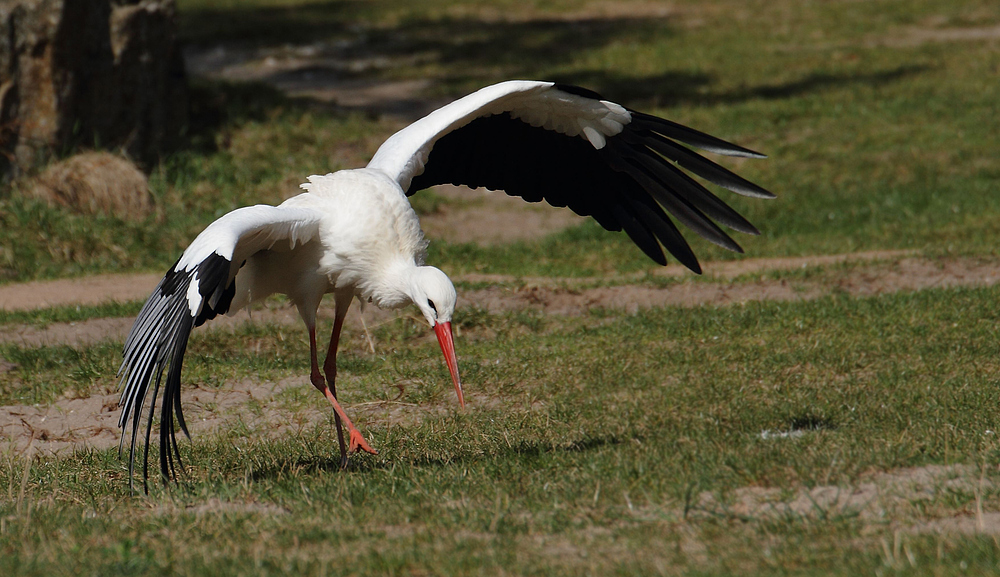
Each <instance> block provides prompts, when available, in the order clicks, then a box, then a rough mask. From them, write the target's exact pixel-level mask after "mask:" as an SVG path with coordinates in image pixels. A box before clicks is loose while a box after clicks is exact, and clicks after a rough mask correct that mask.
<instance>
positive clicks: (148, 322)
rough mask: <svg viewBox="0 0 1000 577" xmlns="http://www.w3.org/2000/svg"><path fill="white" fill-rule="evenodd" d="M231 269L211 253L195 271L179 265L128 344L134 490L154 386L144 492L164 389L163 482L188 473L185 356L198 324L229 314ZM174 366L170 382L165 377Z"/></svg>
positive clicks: (126, 395)
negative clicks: (182, 442)
mask: <svg viewBox="0 0 1000 577" xmlns="http://www.w3.org/2000/svg"><path fill="white" fill-rule="evenodd" d="M231 266H232V263H231V262H230V261H229V260H228V259H226V258H225V257H222V256H220V255H218V254H212V255H210V256H209V257H208V258H206V259H205V260H203V261H202V262H201V263H199V264H198V265H197V266H196V267H194V268H193V269H192V270H178V268H177V264H176V263H175V264H174V266H172V267H170V270H168V271H167V273H166V275H164V277H163V279H162V280H161V281H160V283H159V284H158V285H157V286H156V288H155V289H154V290H153V294H152V295H150V297H149V299H147V300H146V303H145V304H144V305H143V307H142V310H141V311H140V312H139V316H138V317H137V318H136V320H135V323H134V324H133V325H132V330H131V331H130V332H129V335H128V338H127V339H126V340H125V347H124V350H123V352H122V356H123V361H122V366H121V368H120V369H119V370H118V374H119V376H120V377H121V381H122V384H123V389H122V396H121V401H120V403H119V404H120V405H121V408H122V413H121V417H120V419H119V423H118V426H119V427H121V428H122V438H121V442H120V443H119V452H121V451H122V449H123V448H124V445H125V435H126V430H127V428H128V425H129V424H131V426H132V433H131V439H130V443H129V459H128V461H129V466H128V468H129V486H133V485H132V479H133V475H134V470H135V451H136V445H137V442H138V434H139V429H140V428H141V425H140V423H141V419H142V407H143V406H144V405H145V402H146V397H147V394H148V392H149V385H150V384H152V385H153V390H152V395H151V396H150V402H149V412H148V417H147V419H146V432H145V446H144V447H143V466H142V477H143V488H144V490H146V491H147V492H148V486H147V484H146V481H147V479H148V478H149V469H148V465H149V441H150V433H151V431H152V428H153V421H154V415H155V412H156V399H157V397H158V395H159V392H160V389H161V385H162V389H163V404H162V405H161V406H160V435H159V437H160V442H159V457H160V473H161V474H162V476H163V481H164V482H167V480H169V479H172V478H176V476H177V471H178V470H181V471H183V470H184V466H183V462H182V461H181V456H180V450H179V447H178V444H177V434H176V433H177V426H178V425H179V426H180V429H181V431H183V432H184V434H185V435H186V436H187V437H188V438H190V436H191V435H190V433H189V432H188V428H187V423H186V422H185V420H184V412H183V410H182V408H181V397H180V394H181V368H182V367H183V365H184V354H185V352H186V350H187V343H188V338H189V337H190V335H191V330H192V329H193V328H194V327H195V326H199V325H201V324H202V323H204V322H205V321H206V320H210V319H213V318H215V317H216V316H218V315H220V314H225V313H226V312H227V311H228V310H229V305H230V304H231V302H232V299H233V295H234V294H235V290H236V285H235V281H230V280H229V275H230V269H231ZM194 281H197V283H198V294H200V295H201V297H202V306H201V310H199V311H198V314H197V315H193V314H192V312H191V307H190V303H189V302H188V289H189V288H190V286H191V283H192V282H194ZM168 366H169V370H168V371H167V374H166V379H165V380H164V378H163V376H164V375H163V373H164V370H166V369H167V367H168ZM175 419H176V421H175ZM175 461H176V464H175Z"/></svg>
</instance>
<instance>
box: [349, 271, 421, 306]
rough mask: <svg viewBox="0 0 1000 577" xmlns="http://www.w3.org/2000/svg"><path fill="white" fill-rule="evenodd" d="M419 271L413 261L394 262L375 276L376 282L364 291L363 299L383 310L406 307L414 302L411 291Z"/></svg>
mask: <svg viewBox="0 0 1000 577" xmlns="http://www.w3.org/2000/svg"><path fill="white" fill-rule="evenodd" d="M418 269H419V267H418V266H417V263H416V262H414V261H413V259H406V258H400V259H396V260H393V261H391V262H389V263H387V264H386V265H384V266H383V267H381V270H380V271H379V272H378V273H377V274H376V275H373V278H372V280H373V281H374V282H373V283H372V284H371V286H370V287H366V288H367V289H368V290H363V291H362V297H364V298H366V299H368V298H370V299H371V300H372V302H373V303H375V305H376V306H378V307H379V308H383V309H398V308H400V307H403V306H406V305H408V304H410V303H411V302H413V297H412V294H411V293H412V290H411V289H412V286H413V279H414V277H415V276H416V275H417V270H418ZM364 293H367V294H364Z"/></svg>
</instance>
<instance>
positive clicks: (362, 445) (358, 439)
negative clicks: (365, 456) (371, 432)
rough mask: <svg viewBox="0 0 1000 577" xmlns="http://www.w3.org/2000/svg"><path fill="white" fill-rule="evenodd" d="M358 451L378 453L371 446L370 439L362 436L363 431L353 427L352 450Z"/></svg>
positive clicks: (353, 451)
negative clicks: (367, 439)
mask: <svg viewBox="0 0 1000 577" xmlns="http://www.w3.org/2000/svg"><path fill="white" fill-rule="evenodd" d="M358 451H364V452H366V453H371V454H372V455H378V451H376V450H375V449H373V448H371V445H369V444H368V441H366V440H365V438H364V437H363V436H361V431H359V430H357V429H351V452H352V453H357V452H358Z"/></svg>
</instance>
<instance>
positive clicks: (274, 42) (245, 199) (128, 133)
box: [0, 0, 1000, 282]
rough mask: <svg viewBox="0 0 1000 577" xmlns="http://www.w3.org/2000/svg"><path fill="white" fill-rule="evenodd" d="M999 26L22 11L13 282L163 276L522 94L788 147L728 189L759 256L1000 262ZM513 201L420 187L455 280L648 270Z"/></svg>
mask: <svg viewBox="0 0 1000 577" xmlns="http://www.w3.org/2000/svg"><path fill="white" fill-rule="evenodd" d="M998 22H1000V7H998V6H997V4H996V3H995V2H991V1H987V0H982V1H979V0H965V1H962V2H944V1H940V0H938V1H899V2H894V1H885V2H798V1H791V0H788V1H766V2H765V1H760V2H753V1H751V2H746V1H739V2H737V1H725V0H718V1H712V2H701V1H697V2H696V1H690V2H687V1H683V0H680V1H671V2H653V1H606V2H602V1H595V0H550V1H521V0H519V1H516V2H515V1H506V0H491V1H477V2H444V1H427V2H420V3H414V2H408V1H403V0H399V1H396V0H337V1H333V0H326V1H321V0H239V1H237V0H177V1H176V2H175V1H173V0H143V1H138V0H78V1H76V2H63V1H57V0H46V1H35V0H32V1H28V0H8V1H7V2H4V3H3V5H2V6H0V23H2V24H0V25H2V26H3V27H4V31H5V34H3V38H5V39H7V40H6V41H5V42H6V43H0V46H2V47H3V53H2V54H0V63H2V66H0V80H2V89H0V152H2V156H3V158H2V159H0V163H2V164H0V168H2V170H3V174H4V176H3V184H2V185H0V187H2V188H0V282H11V281H24V280H30V279H40V278H51V277H59V276H74V275H79V274H85V273H92V272H98V271H133V270H161V269H163V268H165V267H167V266H168V265H169V264H170V263H171V262H173V260H174V259H175V258H176V255H177V254H178V253H179V251H181V250H182V249H183V247H184V246H186V244H187V242H189V241H190V240H191V239H192V238H193V237H194V235H195V234H197V232H198V231H200V230H201V228H203V227H204V226H205V225H206V224H207V223H208V222H210V221H211V220H212V219H214V218H215V217H217V216H219V215H221V214H223V213H225V212H226V211H229V210H231V209H233V208H235V207H237V206H241V205H246V204H253V203H260V202H264V203H277V202H279V201H281V200H282V199H283V198H286V197H287V196H289V195H292V194H295V193H296V191H297V186H298V184H299V183H300V182H302V181H303V179H304V177H305V176H307V175H309V174H315V173H326V172H330V171H334V170H337V169H340V168H346V167H356V166H361V165H363V164H364V163H365V162H367V160H368V159H369V158H370V156H371V155H372V154H373V152H374V150H375V149H376V148H377V147H378V145H379V144H380V143H381V142H382V141H383V140H384V139H385V138H386V137H387V136H388V135H390V134H391V133H392V132H394V131H395V130H397V129H399V128H401V127H402V126H404V125H406V124H407V123H409V122H411V121H413V120H415V119H416V118H419V117H420V116H422V115H424V114H425V113H427V112H428V111H430V110H432V109H434V108H435V107H437V106H439V105H441V104H443V103H446V102H448V101H449V100H451V99H454V98H457V97H459V96H462V95H464V94H466V93H468V92H471V91H473V90H475V89H477V88H479V87H481V86H484V85H487V84H491V83H494V82H498V81H501V80H506V79H512V78H527V79H545V80H556V81H560V82H567V83H572V84H577V85H581V86H585V87H587V88H590V89H593V90H596V91H598V92H600V93H601V94H602V95H604V96H605V97H606V98H608V99H612V100H615V101H617V102H620V103H622V104H625V105H626V106H629V107H631V108H635V109H638V110H643V111H647V112H652V113H655V114H659V115H663V116H665V117H667V118H671V119H673V120H675V121H678V122H682V123H685V124H688V125H690V126H692V127H695V128H697V129H700V130H703V131H707V132H709V133H712V134H715V135H717V136H720V137H722V138H724V139H728V140H731V141H734V142H737V143H739V144H741V145H744V146H747V147H750V148H753V149H756V150H760V151H762V152H764V153H766V154H769V155H770V158H769V159H768V160H766V161H759V162H741V161H733V160H730V159H726V160H724V161H723V163H724V164H726V165H727V166H729V167H730V168H733V169H738V170H739V172H740V173H741V174H743V175H744V176H746V177H748V178H749V179H750V180H752V181H755V182H758V183H760V184H762V185H763V186H765V187H766V188H768V189H770V190H772V191H774V192H776V193H777V194H778V195H779V199H778V200H776V201H773V202H745V201H744V199H740V198H733V195H729V194H728V193H723V196H724V198H725V199H726V200H727V201H731V202H732V203H733V204H734V205H735V206H736V207H737V208H738V209H740V210H741V211H742V212H743V213H744V214H745V215H746V216H747V217H748V218H749V219H750V220H751V221H752V222H754V223H755V224H757V225H758V227H760V228H761V230H762V231H764V234H763V236H762V237H761V238H753V239H745V238H741V239H738V240H740V241H741V242H744V244H745V247H746V248H747V249H748V253H750V254H751V255H754V256H769V255H806V254H826V253H844V252H855V251H862V250H882V249H887V250H894V249H916V250H922V251H946V252H961V253H976V254H978V253H986V254H992V253H993V243H992V242H991V239H992V238H994V237H995V233H996V229H997V222H998V221H1000V219H998V218H997V216H1000V215H998V214H997V213H998V211H1000V200H998V198H1000V197H998V195H997V194H995V192H996V189H997V184H998V181H1000V166H998V160H1000V159H998V153H997V147H996V135H997V134H998V133H1000V121H998V120H997V118H998V115H997V114H996V106H997V105H996V102H997V101H998V82H997V80H998V67H1000V48H998V46H1000V24H998ZM92 151H98V152H100V153H101V154H93V153H92ZM503 200H504V199H503V195H489V194H485V193H484V192H481V191H480V192H478V193H470V192H468V191H465V192H456V191H454V190H451V189H447V188H443V189H439V190H437V191H430V192H425V193H422V194H420V195H418V196H417V197H416V200H415V203H416V206H417V209H418V211H419V212H420V213H421V215H422V216H423V221H424V223H425V228H426V229H427V230H428V231H429V232H430V233H431V236H433V237H434V238H436V239H437V240H438V241H437V242H435V243H433V244H432V247H431V251H432V258H433V259H435V260H436V262H438V263H440V264H442V265H443V266H442V268H444V269H445V270H447V271H449V272H451V273H461V272H469V271H471V270H479V271H480V272H502V273H508V274H528V275H530V274H561V275H590V274H596V273H601V272H607V271H617V272H627V271H636V270H642V269H645V268H647V267H649V265H650V263H647V262H646V261H645V259H644V257H643V256H642V255H641V254H640V253H639V251H638V250H636V249H634V248H633V247H632V246H631V243H629V242H628V241H627V239H625V238H624V237H623V236H620V235H610V236H609V235H607V234H606V233H604V232H603V231H601V230H599V227H597V226H596V225H595V224H593V223H592V222H590V221H589V220H580V219H575V218H574V217H573V216H572V215H569V214H562V212H561V211H542V213H539V212H538V211H537V210H536V209H535V207H530V206H529V207H512V206H510V205H508V204H506V203H504V202H503ZM549 212H551V213H552V214H548V213H549ZM493 220H495V221H496V224H495V225H493V226H489V225H488V224H487V223H489V222H491V221H493ZM469 223H474V224H473V225H471V226H470V224H469ZM470 229H471V230H470ZM695 249H696V251H697V252H698V253H699V255H700V256H701V257H702V258H703V259H709V260H715V259H729V258H736V257H737V255H732V254H728V253H725V252H724V251H721V250H718V249H716V248H715V247H714V246H711V245H707V243H701V242H700V241H695Z"/></svg>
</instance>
